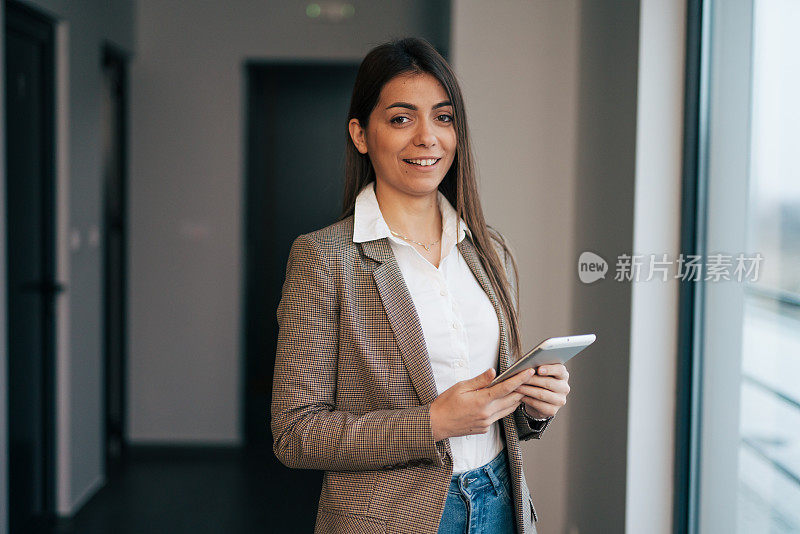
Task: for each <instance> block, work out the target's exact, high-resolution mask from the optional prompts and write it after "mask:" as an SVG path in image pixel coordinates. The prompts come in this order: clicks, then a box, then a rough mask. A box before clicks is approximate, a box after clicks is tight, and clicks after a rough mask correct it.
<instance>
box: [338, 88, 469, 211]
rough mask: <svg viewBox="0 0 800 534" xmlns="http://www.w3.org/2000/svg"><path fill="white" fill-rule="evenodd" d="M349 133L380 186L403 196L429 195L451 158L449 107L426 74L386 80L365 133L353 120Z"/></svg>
mask: <svg viewBox="0 0 800 534" xmlns="http://www.w3.org/2000/svg"><path fill="white" fill-rule="evenodd" d="M349 127H350V136H351V138H352V139H353V143H354V144H355V145H356V148H357V149H358V151H359V152H361V153H362V154H369V158H370V161H371V162H372V166H373V167H374V168H375V175H376V177H377V180H378V181H380V182H382V183H381V185H382V186H389V187H391V188H392V189H395V190H396V191H398V192H402V193H405V194H408V195H413V196H425V195H430V194H435V192H436V190H437V188H438V187H439V183H441V181H442V180H443V179H444V176H445V174H447V171H448V170H449V169H450V165H452V163H453V159H454V158H455V155H456V130H455V126H454V124H453V106H452V105H451V104H450V102H449V101H448V98H447V93H446V92H445V90H444V87H442V85H441V84H440V83H439V81H438V80H437V79H436V78H434V77H433V76H431V75H430V74H427V73H423V74H420V73H414V74H404V75H399V76H395V77H394V78H392V79H391V80H390V81H389V82H388V83H387V84H386V85H384V86H383V89H382V90H381V95H380V98H379V100H378V104H377V105H376V106H375V109H373V110H372V113H371V114H370V116H369V124H368V126H367V128H366V130H364V129H363V128H362V127H361V125H360V124H359V122H358V120H356V119H352V120H351V121H350V125H349ZM420 160H421V161H420ZM432 162H433V164H432V165H431V163H432Z"/></svg>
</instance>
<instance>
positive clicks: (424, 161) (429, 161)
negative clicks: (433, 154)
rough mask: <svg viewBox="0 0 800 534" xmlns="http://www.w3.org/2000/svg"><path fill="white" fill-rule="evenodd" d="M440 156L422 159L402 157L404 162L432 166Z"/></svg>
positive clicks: (418, 165) (419, 165) (437, 161)
mask: <svg viewBox="0 0 800 534" xmlns="http://www.w3.org/2000/svg"><path fill="white" fill-rule="evenodd" d="M441 159H442V158H424V159H404V160H403V161H405V162H406V163H409V164H411V165H416V166H417V167H433V166H434V165H436V164H437V163H439V160H441Z"/></svg>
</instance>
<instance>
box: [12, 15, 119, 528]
mask: <svg viewBox="0 0 800 534" xmlns="http://www.w3.org/2000/svg"><path fill="white" fill-rule="evenodd" d="M24 3H26V4H28V5H30V6H31V7H34V8H36V9H39V10H40V11H41V12H43V13H44V14H45V15H48V16H50V17H52V18H53V19H55V21H56V24H57V26H56V41H57V44H56V51H55V58H56V88H55V91H56V184H57V185H56V189H57V213H56V218H57V219H56V220H57V226H58V229H57V236H56V239H57V249H58V250H57V278H58V279H59V281H61V282H62V283H64V284H65V285H66V286H67V291H66V292H65V293H64V294H63V295H62V296H60V297H59V300H58V302H57V310H56V336H57V343H56V344H57V353H56V365H57V369H56V373H57V377H56V397H57V413H56V425H57V430H56V440H57V443H56V470H57V474H56V479H57V481H56V484H57V495H56V504H57V510H58V512H59V513H61V514H68V513H70V512H71V511H72V510H74V509H75V508H77V507H78V506H80V504H82V502H83V501H84V500H85V499H86V498H88V497H89V496H90V495H91V493H92V492H93V491H94V489H95V488H97V487H98V486H99V485H101V484H102V482H103V467H104V466H103V465H102V463H103V458H102V453H103V449H102V440H103V435H102V423H103V421H102V409H103V383H102V378H103V377H102V369H103V366H102V357H103V352H102V312H103V307H102V303H103V301H102V297H103V293H102V283H103V280H102V262H103V250H102V247H101V244H102V169H101V155H102V152H101V149H102V146H101V135H100V133H101V132H100V130H101V128H100V125H101V115H100V112H101V98H100V96H101V88H102V87H101V52H102V45H103V43H104V41H108V42H110V43H112V44H114V45H115V46H116V47H117V48H118V49H119V50H122V51H124V52H131V51H132V50H133V35H134V31H133V24H134V22H133V2H132V1H131V0H114V1H100V0H93V1H85V2H79V3H77V2H70V1H67V0H25V2H24ZM2 168H3V172H4V170H5V166H3V167H2ZM92 234H94V235H95V236H96V239H95V240H94V241H93V240H91V239H90V236H91V235H92ZM72 235H77V236H79V238H80V242H81V244H80V246H78V247H70V246H69V239H70V236H72ZM3 372H5V365H4V366H3ZM3 457H5V456H3Z"/></svg>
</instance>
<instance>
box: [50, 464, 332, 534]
mask: <svg viewBox="0 0 800 534" xmlns="http://www.w3.org/2000/svg"><path fill="white" fill-rule="evenodd" d="M321 484H322V472H320V471H309V470H290V469H288V468H286V467H285V466H283V465H282V464H280V463H279V462H278V461H277V459H276V458H275V456H274V455H273V454H272V451H263V452H257V451H249V452H248V451H244V450H242V449H209V448H137V449H134V450H132V451H131V453H130V454H129V455H128V459H127V460H125V461H124V462H123V463H122V464H121V466H120V467H119V468H118V469H117V470H116V472H115V473H114V474H113V475H111V476H110V477H109V480H108V482H107V483H106V485H105V486H104V487H103V488H102V489H101V490H100V491H99V492H98V493H97V494H95V495H94V496H93V497H92V498H91V500H90V501H89V502H88V503H87V504H86V505H85V506H84V507H83V508H82V509H81V510H80V511H79V512H78V513H77V514H76V515H75V517H74V518H72V519H70V520H61V521H60V522H59V524H58V525H57V526H55V527H51V528H48V529H47V530H46V533H47V534H67V533H68V534H111V533H113V534H149V533H154V534H158V533H170V534H183V533H187V534H189V533H191V534H206V533H208V534H212V533H213V534H217V533H221V534H222V533H224V534H249V533H283V532H286V533H295V532H313V530H314V522H315V519H316V510H317V502H318V499H319V490H320V486H321Z"/></svg>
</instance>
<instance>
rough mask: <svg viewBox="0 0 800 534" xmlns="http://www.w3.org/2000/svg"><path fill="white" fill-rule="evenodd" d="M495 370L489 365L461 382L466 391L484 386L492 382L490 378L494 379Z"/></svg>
mask: <svg viewBox="0 0 800 534" xmlns="http://www.w3.org/2000/svg"><path fill="white" fill-rule="evenodd" d="M495 372H496V371H495V370H494V367H490V368H488V369H487V370H485V371H484V372H482V373H481V374H479V375H478V376H476V377H474V378H470V379H469V380H464V381H462V382H461V383H462V384H463V385H464V387H465V388H466V389H467V391H474V390H476V389H481V388H485V387H486V386H488V385H489V384H491V383H492V380H494V375H495Z"/></svg>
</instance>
